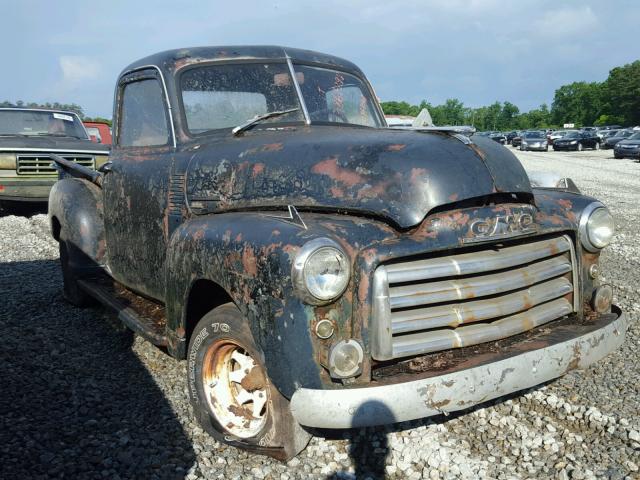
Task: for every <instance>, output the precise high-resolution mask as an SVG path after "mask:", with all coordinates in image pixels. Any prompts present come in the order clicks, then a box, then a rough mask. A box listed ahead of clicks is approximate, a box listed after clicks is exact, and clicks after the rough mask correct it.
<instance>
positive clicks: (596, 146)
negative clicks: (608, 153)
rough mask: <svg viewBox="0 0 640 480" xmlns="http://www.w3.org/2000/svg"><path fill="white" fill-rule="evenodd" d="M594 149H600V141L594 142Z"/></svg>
mask: <svg viewBox="0 0 640 480" xmlns="http://www.w3.org/2000/svg"><path fill="white" fill-rule="evenodd" d="M593 149H594V150H600V142H596V145H595V147H593Z"/></svg>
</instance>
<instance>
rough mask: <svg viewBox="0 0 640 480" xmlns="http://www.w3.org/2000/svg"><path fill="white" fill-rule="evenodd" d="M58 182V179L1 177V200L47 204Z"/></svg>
mask: <svg viewBox="0 0 640 480" xmlns="http://www.w3.org/2000/svg"><path fill="white" fill-rule="evenodd" d="M56 181H57V178H56V177H51V178H43V179H33V178H24V179H17V178H16V177H9V178H7V177H0V200H12V201H16V202H47V201H48V200H49V191H50V190H51V187H52V186H53V184H54V183H56Z"/></svg>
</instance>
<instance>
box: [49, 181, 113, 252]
mask: <svg viewBox="0 0 640 480" xmlns="http://www.w3.org/2000/svg"><path fill="white" fill-rule="evenodd" d="M54 218H55V219H57V221H58V222H59V224H60V232H59V234H60V239H61V240H64V241H66V242H69V243H71V244H73V245H75V246H76V247H77V248H79V249H80V250H81V251H82V252H83V253H84V254H85V255H87V256H88V257H89V258H90V259H91V260H93V261H95V262H96V263H103V261H104V257H105V253H106V243H105V236H104V217H103V202H102V190H101V189H100V188H99V187H98V186H96V185H95V184H93V183H91V182H89V181H87V180H83V179H79V178H65V179H62V180H59V181H58V182H56V183H55V184H54V186H53V188H52V189H51V192H50V194H49V220H50V223H51V225H52V228H53V219H54ZM54 234H55V232H54Z"/></svg>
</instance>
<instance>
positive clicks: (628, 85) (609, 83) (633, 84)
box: [602, 60, 640, 125]
mask: <svg viewBox="0 0 640 480" xmlns="http://www.w3.org/2000/svg"><path fill="white" fill-rule="evenodd" d="M602 100H603V103H604V108H603V110H604V113H605V114H606V115H608V116H609V117H610V118H611V122H612V123H622V124H624V125H639V124H640V60H636V61H635V62H633V63H629V64H627V65H624V66H622V67H616V68H614V69H613V70H611V71H610V72H609V77H608V78H607V79H606V80H605V81H604V83H603V85H602ZM615 120H618V121H615Z"/></svg>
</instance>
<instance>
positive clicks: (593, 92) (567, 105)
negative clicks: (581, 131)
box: [551, 82, 602, 126]
mask: <svg viewBox="0 0 640 480" xmlns="http://www.w3.org/2000/svg"><path fill="white" fill-rule="evenodd" d="M601 93H602V87H601V84H600V83H598V82H591V83H587V82H573V83H570V84H569V85H563V86H561V87H560V88H558V89H557V90H556V92H555V95H554V97H553V103H552V105H551V112H552V118H553V121H554V122H555V123H557V124H559V125H561V124H563V123H575V124H577V125H581V126H586V125H593V123H594V122H595V121H596V120H597V119H598V117H599V116H600V112H601V109H602V94H601Z"/></svg>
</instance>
